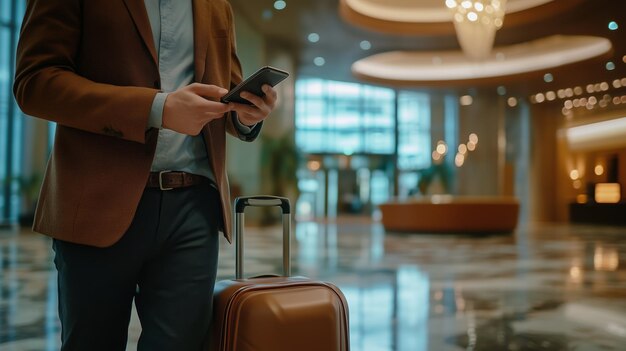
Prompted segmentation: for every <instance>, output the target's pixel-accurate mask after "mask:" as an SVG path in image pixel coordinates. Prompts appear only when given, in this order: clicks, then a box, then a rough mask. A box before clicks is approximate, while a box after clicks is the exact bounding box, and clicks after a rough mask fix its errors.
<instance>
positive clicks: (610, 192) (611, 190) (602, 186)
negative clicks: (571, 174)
mask: <svg viewBox="0 0 626 351" xmlns="http://www.w3.org/2000/svg"><path fill="white" fill-rule="evenodd" d="M620 198H621V188H620V184H619V183H598V184H596V191H595V200H596V202H597V203H600V204H615V203H618V202H619V200H620Z"/></svg>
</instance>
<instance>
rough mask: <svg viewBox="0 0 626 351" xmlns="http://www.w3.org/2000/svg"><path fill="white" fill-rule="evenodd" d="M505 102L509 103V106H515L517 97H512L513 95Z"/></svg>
mask: <svg viewBox="0 0 626 351" xmlns="http://www.w3.org/2000/svg"><path fill="white" fill-rule="evenodd" d="M507 103H508V104H509V106H510V107H515V106H517V99H516V98H514V97H510V98H509V99H508V100H507Z"/></svg>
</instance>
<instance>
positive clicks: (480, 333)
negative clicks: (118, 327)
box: [0, 217, 626, 351]
mask: <svg viewBox="0 0 626 351" xmlns="http://www.w3.org/2000/svg"><path fill="white" fill-rule="evenodd" d="M295 239H296V240H294V244H293V247H294V254H293V263H294V267H293V268H294V271H295V273H297V274H299V275H305V276H309V277H312V278H316V279H323V280H327V281H331V282H334V283H335V284H337V285H338V286H339V287H340V288H341V289H342V290H343V291H344V293H345V295H346V297H347V299H348V302H349V305H350V329H351V330H350V332H351V343H352V345H351V346H352V350H354V351H391V350H394V351H395V350H398V351H400V350H401V351H425V350H435V351H457V350H496V351H500V350H581V351H594V350H626V228H612V227H596V226H570V225H547V224H546V225H530V226H522V227H520V228H518V230H517V231H516V232H515V233H514V234H503V235H490V236H477V237H474V236H462V235H427V234H397V233H385V231H384V229H383V228H382V226H381V225H380V224H379V223H377V222H372V221H370V220H369V219H366V218H356V217H354V218H341V219H339V220H336V221H331V222H299V223H297V225H295ZM246 254H247V255H249V257H250V260H248V261H246V274H247V275H255V274H261V273H268V272H272V271H273V272H278V271H279V270H280V258H279V257H280V256H279V255H280V230H279V228H264V229H260V228H258V229H251V230H249V231H248V233H247V242H246ZM220 255H221V257H220V262H221V263H220V267H219V271H218V275H219V279H229V278H231V277H232V276H233V273H234V259H233V248H232V247H230V246H229V245H227V244H226V242H225V241H224V242H223V247H222V251H221V253H220ZM0 274H1V275H0V350H2V351H13V350H19V351H48V350H58V348H59V341H58V332H59V323H58V320H57V317H56V273H55V271H54V268H53V264H52V250H51V249H50V241H49V239H47V238H45V237H43V236H39V235H36V234H32V233H29V232H28V231H21V232H20V231H15V230H14V231H6V230H5V231H0ZM140 331H141V327H140V325H139V322H138V319H137V318H136V315H133V319H132V321H131V325H130V340H129V346H128V350H134V349H135V348H136V341H137V339H138V337H139V333H140Z"/></svg>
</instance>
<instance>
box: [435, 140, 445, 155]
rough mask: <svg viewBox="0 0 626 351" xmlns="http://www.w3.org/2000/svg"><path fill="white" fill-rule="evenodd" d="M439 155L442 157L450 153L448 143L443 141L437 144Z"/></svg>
mask: <svg viewBox="0 0 626 351" xmlns="http://www.w3.org/2000/svg"><path fill="white" fill-rule="evenodd" d="M436 151H437V153H438V154H440V155H445V154H446V152H448V145H446V143H445V142H444V141H442V140H440V141H439V142H437V149H436Z"/></svg>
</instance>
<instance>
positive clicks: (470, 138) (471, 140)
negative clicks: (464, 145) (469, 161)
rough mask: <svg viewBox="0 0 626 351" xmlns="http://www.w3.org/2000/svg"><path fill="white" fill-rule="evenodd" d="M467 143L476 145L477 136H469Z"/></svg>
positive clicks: (472, 134)
mask: <svg viewBox="0 0 626 351" xmlns="http://www.w3.org/2000/svg"><path fill="white" fill-rule="evenodd" d="M469 141H470V142H471V143H472V144H478V135H477V134H476V133H471V134H470V135H469Z"/></svg>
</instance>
